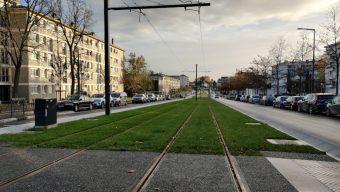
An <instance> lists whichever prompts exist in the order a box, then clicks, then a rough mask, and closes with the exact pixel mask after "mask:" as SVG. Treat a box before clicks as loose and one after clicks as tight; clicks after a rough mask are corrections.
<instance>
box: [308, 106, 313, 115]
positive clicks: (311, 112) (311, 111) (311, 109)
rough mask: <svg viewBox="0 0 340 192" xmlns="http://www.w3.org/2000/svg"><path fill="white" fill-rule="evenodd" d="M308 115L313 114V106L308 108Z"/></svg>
mask: <svg viewBox="0 0 340 192" xmlns="http://www.w3.org/2000/svg"><path fill="white" fill-rule="evenodd" d="M308 113H309V114H313V108H312V106H308Z"/></svg>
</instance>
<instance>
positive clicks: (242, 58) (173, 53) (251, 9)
mask: <svg viewBox="0 0 340 192" xmlns="http://www.w3.org/2000/svg"><path fill="white" fill-rule="evenodd" d="M87 2H88V5H89V6H90V7H91V8H92V9H93V12H94V19H93V25H92V28H91V30H92V31H94V32H95V33H96V35H98V36H99V37H100V38H103V36H104V34H103V31H104V29H103V4H102V1H97V0H88V1H87ZM124 2H125V3H126V4H128V5H129V6H133V5H150V4H153V5H154V4H156V3H161V4H175V3H176V4H177V3H180V1H179V0H124ZM204 2H210V3H211V6H210V7H202V8H201V12H200V16H201V26H202V39H203V41H201V33H200V25H199V16H198V12H197V11H190V10H187V11H185V10H184V9H183V8H176V9H157V10H144V11H143V12H144V13H145V14H146V15H147V18H148V19H149V21H150V22H151V24H150V23H149V22H148V21H147V19H146V18H145V17H143V16H141V17H140V22H139V14H138V13H136V12H130V11H110V18H109V19H110V38H114V39H115V43H116V44H117V45H118V46H120V47H122V48H124V49H125V50H126V55H128V54H129V53H130V52H135V53H136V54H137V55H143V56H144V57H145V58H146V61H147V63H148V67H149V69H150V70H153V71H155V72H162V73H165V74H169V75H179V74H186V75H188V76H189V77H190V80H193V77H194V74H193V73H187V72H183V71H188V70H194V66H195V64H196V63H197V64H198V66H199V67H198V68H199V70H202V71H207V70H209V71H211V72H210V73H199V75H209V76H210V77H212V78H214V79H215V80H216V79H217V78H219V77H221V76H229V75H233V74H234V73H235V72H236V69H241V68H245V67H248V66H250V65H251V64H250V62H251V61H252V60H253V58H254V57H256V56H257V55H258V54H261V55H266V54H267V53H268V50H269V48H270V47H271V46H272V44H273V43H275V41H277V39H278V38H279V37H280V36H283V37H284V38H285V39H286V40H287V41H288V42H289V43H290V45H291V47H294V46H295V43H296V41H297V40H298V39H299V38H300V34H301V32H300V31H297V30H296V28H298V27H308V28H316V29H317V30H318V29H319V26H320V24H322V23H325V22H326V21H327V13H328V12H329V9H330V7H332V6H335V5H338V4H339V3H340V1H339V0H285V1H279V0H210V1H209V0H206V1H204ZM116 6H126V5H125V4H124V3H123V0H111V1H110V7H116ZM310 38H312V34H311V33H310ZM202 45H203V46H202Z"/></svg>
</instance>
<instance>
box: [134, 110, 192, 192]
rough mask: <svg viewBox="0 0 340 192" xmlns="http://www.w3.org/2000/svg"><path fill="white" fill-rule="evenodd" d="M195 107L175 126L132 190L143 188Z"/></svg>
mask: <svg viewBox="0 0 340 192" xmlns="http://www.w3.org/2000/svg"><path fill="white" fill-rule="evenodd" d="M196 109H197V106H195V108H194V109H193V110H192V111H191V112H190V114H189V115H188V116H187V117H186V118H185V120H184V121H183V122H182V123H181V125H180V126H179V127H178V128H177V130H176V133H175V134H174V135H173V136H172V138H171V140H170V141H169V143H168V144H167V145H166V147H165V148H164V149H163V151H162V152H161V154H160V155H159V156H158V157H157V158H156V160H155V161H154V162H153V163H152V164H151V166H150V167H149V168H148V170H147V171H146V173H145V174H144V175H143V177H142V179H141V180H140V181H139V182H138V183H137V184H136V185H135V186H134V187H133V189H132V190H131V191H132V192H139V191H141V190H142V189H143V187H144V185H145V184H146V183H147V181H148V180H149V178H150V176H151V175H152V173H153V172H154V171H155V169H156V168H157V166H158V165H159V163H160V162H161V161H162V159H163V158H164V156H165V155H166V154H167V153H168V152H169V150H170V148H171V146H172V145H173V144H174V142H175V140H176V138H177V136H178V135H179V134H180V132H181V130H182V129H183V128H184V127H185V126H186V125H187V123H188V122H189V121H190V119H191V117H192V114H193V113H194V112H195V110H196Z"/></svg>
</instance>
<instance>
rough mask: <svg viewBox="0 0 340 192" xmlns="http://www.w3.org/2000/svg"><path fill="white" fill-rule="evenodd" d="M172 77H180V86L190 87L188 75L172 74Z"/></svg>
mask: <svg viewBox="0 0 340 192" xmlns="http://www.w3.org/2000/svg"><path fill="white" fill-rule="evenodd" d="M171 77H173V78H175V79H178V80H179V84H180V87H188V86H189V77H188V76H186V75H183V74H182V75H172V76H171Z"/></svg>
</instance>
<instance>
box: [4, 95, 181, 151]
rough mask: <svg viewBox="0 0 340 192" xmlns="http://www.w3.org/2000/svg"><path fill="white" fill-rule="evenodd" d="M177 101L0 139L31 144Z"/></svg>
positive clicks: (22, 144)
mask: <svg viewBox="0 0 340 192" xmlns="http://www.w3.org/2000/svg"><path fill="white" fill-rule="evenodd" d="M179 102H181V101H178V102H173V103H167V104H161V105H156V106H151V107H146V108H141V109H135V110H130V111H125V112H120V113H113V114H111V115H110V116H99V117H96V118H93V119H91V120H86V119H82V120H77V121H72V122H67V123H62V124H59V125H58V127H56V128H52V129H42V130H41V131H37V132H36V133H34V134H27V133H18V134H4V135H0V141H3V142H10V143H12V142H13V144H12V145H11V146H16V147H23V146H33V145H37V144H39V143H43V142H46V141H50V140H54V139H57V138H60V137H64V136H67V135H70V134H75V133H78V132H82V131H86V130H88V129H92V128H96V127H99V126H103V125H107V124H110V123H114V122H116V121H120V120H122V119H126V118H131V117H134V116H138V115H141V114H144V113H147V112H152V111H156V110H159V109H160V108H163V107H168V106H174V105H177V104H179Z"/></svg>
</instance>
